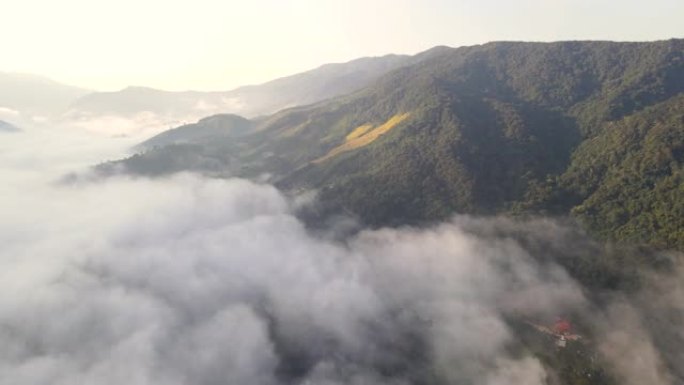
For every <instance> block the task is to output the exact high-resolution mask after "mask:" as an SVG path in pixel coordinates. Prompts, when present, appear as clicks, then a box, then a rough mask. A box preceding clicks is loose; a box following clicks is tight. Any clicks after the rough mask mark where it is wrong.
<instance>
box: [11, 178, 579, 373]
mask: <svg viewBox="0 0 684 385" xmlns="http://www.w3.org/2000/svg"><path fill="white" fill-rule="evenodd" d="M48 195H49V196H48ZM48 195H45V196H38V197H37V198H38V199H36V200H35V201H34V202H32V203H31V204H30V205H31V207H24V209H23V210H21V211H19V210H17V212H16V214H15V215H10V218H11V219H10V221H11V223H3V229H2V230H3V231H2V236H1V238H2V239H0V241H1V242H2V244H3V245H5V247H4V248H3V251H2V254H1V255H2V266H1V269H0V271H1V273H0V274H1V275H2V276H1V277H0V282H2V284H0V286H1V287H0V289H1V290H2V292H3V293H5V295H3V296H2V298H1V299H0V325H2V328H1V329H0V334H2V340H3V345H2V347H0V358H1V360H0V362H1V364H0V365H1V366H0V373H3V375H4V376H5V378H3V383H10V382H11V383H14V384H38V383H45V382H50V383H52V384H73V383H91V384H110V383H111V384H114V383H121V382H126V383H132V384H150V383H152V384H155V383H159V384H162V383H163V384H175V383H177V384H190V383H192V384H225V383H231V384H232V383H235V384H246V383H250V384H271V383H272V384H276V383H286V382H293V383H321V384H323V383H338V382H339V383H355V382H357V383H385V382H386V383H402V382H416V381H419V380H420V377H421V376H425V375H427V374H430V373H432V374H431V375H435V376H438V377H439V378H445V379H453V380H458V379H463V378H472V379H477V380H478V381H479V382H482V383H485V382H487V381H489V382H493V383H498V382H499V381H500V380H499V378H501V377H502V376H503V377H508V376H509V375H517V376H524V377H525V378H526V381H525V382H526V383H542V380H543V378H544V376H545V375H544V372H543V370H542V369H541V366H540V364H539V363H538V362H536V361H535V360H533V359H531V358H530V357H522V358H515V357H512V356H509V355H508V354H506V353H505V349H504V347H505V346H506V344H507V343H508V342H509V341H510V339H511V333H510V330H509V329H508V328H507V326H506V324H505V322H503V320H502V316H503V315H504V314H505V313H506V312H510V311H514V310H519V309H521V307H524V308H525V310H526V311H527V312H528V313H529V312H544V311H547V310H548V309H549V308H553V307H555V306H568V305H575V304H579V303H581V302H582V300H583V299H582V294H581V293H580V291H579V290H578V289H577V288H576V286H575V285H574V284H573V283H572V282H571V281H570V280H569V279H568V278H567V276H566V275H565V274H564V273H563V272H562V271H561V270H560V269H557V268H547V267H542V266H539V265H536V264H535V263H534V262H533V261H532V260H531V259H530V257H529V256H528V255H527V254H526V252H525V251H524V250H523V249H522V248H521V247H520V246H519V245H518V244H516V243H515V242H510V241H505V240H502V241H501V242H498V243H495V244H491V243H485V242H481V241H478V239H476V238H474V237H472V236H469V235H466V234H465V233H463V232H462V231H460V230H459V227H458V226H457V225H455V224H445V225H443V226H440V227H437V228H435V229H432V230H428V231H418V230H408V229H407V230H382V231H373V232H364V233H362V234H360V235H359V236H357V237H355V238H354V239H353V240H351V241H350V242H349V243H348V244H346V245H343V244H336V243H332V242H328V241H323V240H319V239H316V238H314V237H312V236H310V235H309V234H308V233H307V231H306V230H305V229H304V227H303V226H302V225H301V224H300V223H299V222H298V221H297V219H295V218H294V217H293V216H292V214H291V212H290V205H289V203H288V201H287V200H286V199H284V198H283V197H282V196H281V195H280V194H279V193H278V192H277V191H276V190H275V189H273V188H272V187H269V186H261V185H254V184H252V183H249V182H246V181H242V180H229V181H218V180H205V179H201V178H198V177H194V176H189V175H184V176H177V177H175V178H172V179H169V180H164V181H149V180H127V179H120V180H109V181H106V182H103V183H99V184H88V185H83V186H55V187H53V188H52V189H50V191H49V194H48ZM530 296H534V298H536V300H535V301H529V298H531V297H530ZM511 373H512V374H511ZM10 379H11V381H10ZM307 381H309V382H307Z"/></svg>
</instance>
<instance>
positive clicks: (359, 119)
mask: <svg viewBox="0 0 684 385" xmlns="http://www.w3.org/2000/svg"><path fill="white" fill-rule="evenodd" d="M392 60H393V63H395V64H394V65H395V66H397V67H398V68H396V69H395V70H393V71H391V72H389V73H388V74H386V75H385V76H380V77H378V78H377V80H375V81H373V82H372V84H370V85H369V86H367V87H365V88H364V89H362V90H360V91H357V92H353V93H351V94H348V95H344V96H339V97H336V98H334V99H331V100H327V101H322V102H319V103H316V104H313V105H309V106H305V107H296V108H291V109H287V110H284V111H280V112H278V113H275V114H273V115H270V116H266V117H260V118H258V119H253V120H246V119H244V118H240V117H237V116H234V115H219V116H215V117H213V118H211V119H205V120H202V121H200V122H198V123H196V124H191V125H186V126H182V127H179V128H177V129H175V130H172V131H168V132H166V133H163V134H161V135H159V136H157V137H154V138H152V139H150V140H149V141H147V142H145V143H143V144H141V147H140V148H142V149H146V151H144V152H142V153H141V154H138V155H136V156H133V157H131V158H129V159H126V160H123V161H121V162H115V163H112V164H105V165H102V166H100V170H105V171H106V170H109V171H111V170H113V169H114V168H113V167H112V166H113V165H116V166H117V169H118V167H119V166H121V165H123V166H125V167H126V169H127V170H128V171H129V172H134V173H141V174H147V175H160V174H165V173H171V172H176V171H183V170H194V171H201V172H205V173H208V174H211V175H217V176H242V177H249V178H257V177H259V178H263V177H264V176H269V177H270V180H271V181H272V182H274V183H276V184H277V185H278V186H280V187H281V188H283V189H285V190H290V191H299V190H303V189H314V190H317V191H318V192H319V196H320V200H321V202H322V206H321V207H320V208H319V209H320V212H319V213H318V214H317V215H321V216H325V213H328V212H339V211H342V210H343V211H345V212H347V213H353V214H355V215H357V216H358V217H359V218H360V219H361V220H362V221H363V222H365V223H367V224H370V225H401V224H415V223H425V222H432V221H437V220H442V219H444V218H446V217H448V216H450V215H452V214H453V213H473V214H497V213H508V214H514V215H528V214H552V215H572V216H574V217H575V218H577V219H579V220H580V221H582V223H584V225H585V226H586V228H587V229H589V230H590V231H591V232H592V233H593V234H595V235H597V236H600V237H603V238H606V239H616V240H624V241H630V242H636V243H647V244H651V245H655V246H658V247H674V248H679V249H684V171H683V170H684V169H683V162H684V95H683V92H684V40H681V39H673V40H668V41H659V42H648V43H614V42H558V43H515V42H500V43H490V44H485V45H479V46H472V47H461V48H445V47H439V48H436V49H433V50H431V51H428V52H426V53H423V54H420V55H417V56H415V57H413V58H405V57H399V58H392ZM399 63H402V64H399ZM390 67H392V66H386V67H383V68H384V69H387V68H390ZM366 79H370V77H367V78H366ZM300 100H301V99H300Z"/></svg>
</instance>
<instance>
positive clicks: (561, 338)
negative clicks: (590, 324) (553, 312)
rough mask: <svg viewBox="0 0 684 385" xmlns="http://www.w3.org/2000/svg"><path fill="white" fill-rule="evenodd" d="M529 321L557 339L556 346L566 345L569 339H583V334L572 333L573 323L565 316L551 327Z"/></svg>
mask: <svg viewBox="0 0 684 385" xmlns="http://www.w3.org/2000/svg"><path fill="white" fill-rule="evenodd" d="M527 323H528V324H529V325H530V326H532V327H533V328H535V329H537V330H538V331H540V332H542V333H544V334H548V335H550V336H553V337H554V338H555V339H556V346H557V347H559V348H564V347H566V346H567V344H568V341H578V340H580V339H582V336H580V335H579V334H574V333H572V324H571V323H570V321H568V320H566V319H565V318H561V317H559V318H558V319H556V322H554V324H553V326H551V327H547V326H544V325H538V324H535V323H533V322H530V321H527Z"/></svg>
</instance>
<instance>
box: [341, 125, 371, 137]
mask: <svg viewBox="0 0 684 385" xmlns="http://www.w3.org/2000/svg"><path fill="white" fill-rule="evenodd" d="M371 128H373V125H372V124H364V125H363V126H358V127H356V128H355V129H354V131H352V132H351V133H349V135H347V137H346V140H347V141H350V140H354V139H356V138H358V137H360V136H362V135H364V134H365V133H367V132H368V131H369V130H370V129H371Z"/></svg>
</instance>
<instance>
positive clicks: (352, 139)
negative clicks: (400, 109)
mask: <svg viewBox="0 0 684 385" xmlns="http://www.w3.org/2000/svg"><path fill="white" fill-rule="evenodd" d="M410 115H411V113H409V112H407V113H404V114H397V115H394V116H393V117H391V118H390V119H389V120H388V121H386V122H385V123H383V124H382V125H380V126H377V127H375V128H373V129H371V127H372V125H370V124H365V125H363V126H360V127H357V128H356V129H354V131H352V132H351V133H350V134H349V135H347V138H346V141H345V142H344V143H342V144H341V145H339V146H337V147H335V148H333V149H332V150H330V152H329V153H328V154H326V155H325V156H323V157H321V158H318V159H316V160H314V161H313V162H314V163H321V162H324V161H326V160H328V159H330V158H332V157H334V156H337V155H339V154H342V153H344V152H347V151H351V150H354V149H357V148H359V147H363V146H367V145H369V144H370V143H372V142H373V141H374V140H376V139H377V138H379V137H380V136H382V135H384V134H386V133H387V132H389V131H390V130H391V129H393V128H394V127H396V126H397V125H398V124H399V123H401V122H403V121H404V120H406V119H408V117H409V116H410Z"/></svg>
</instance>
